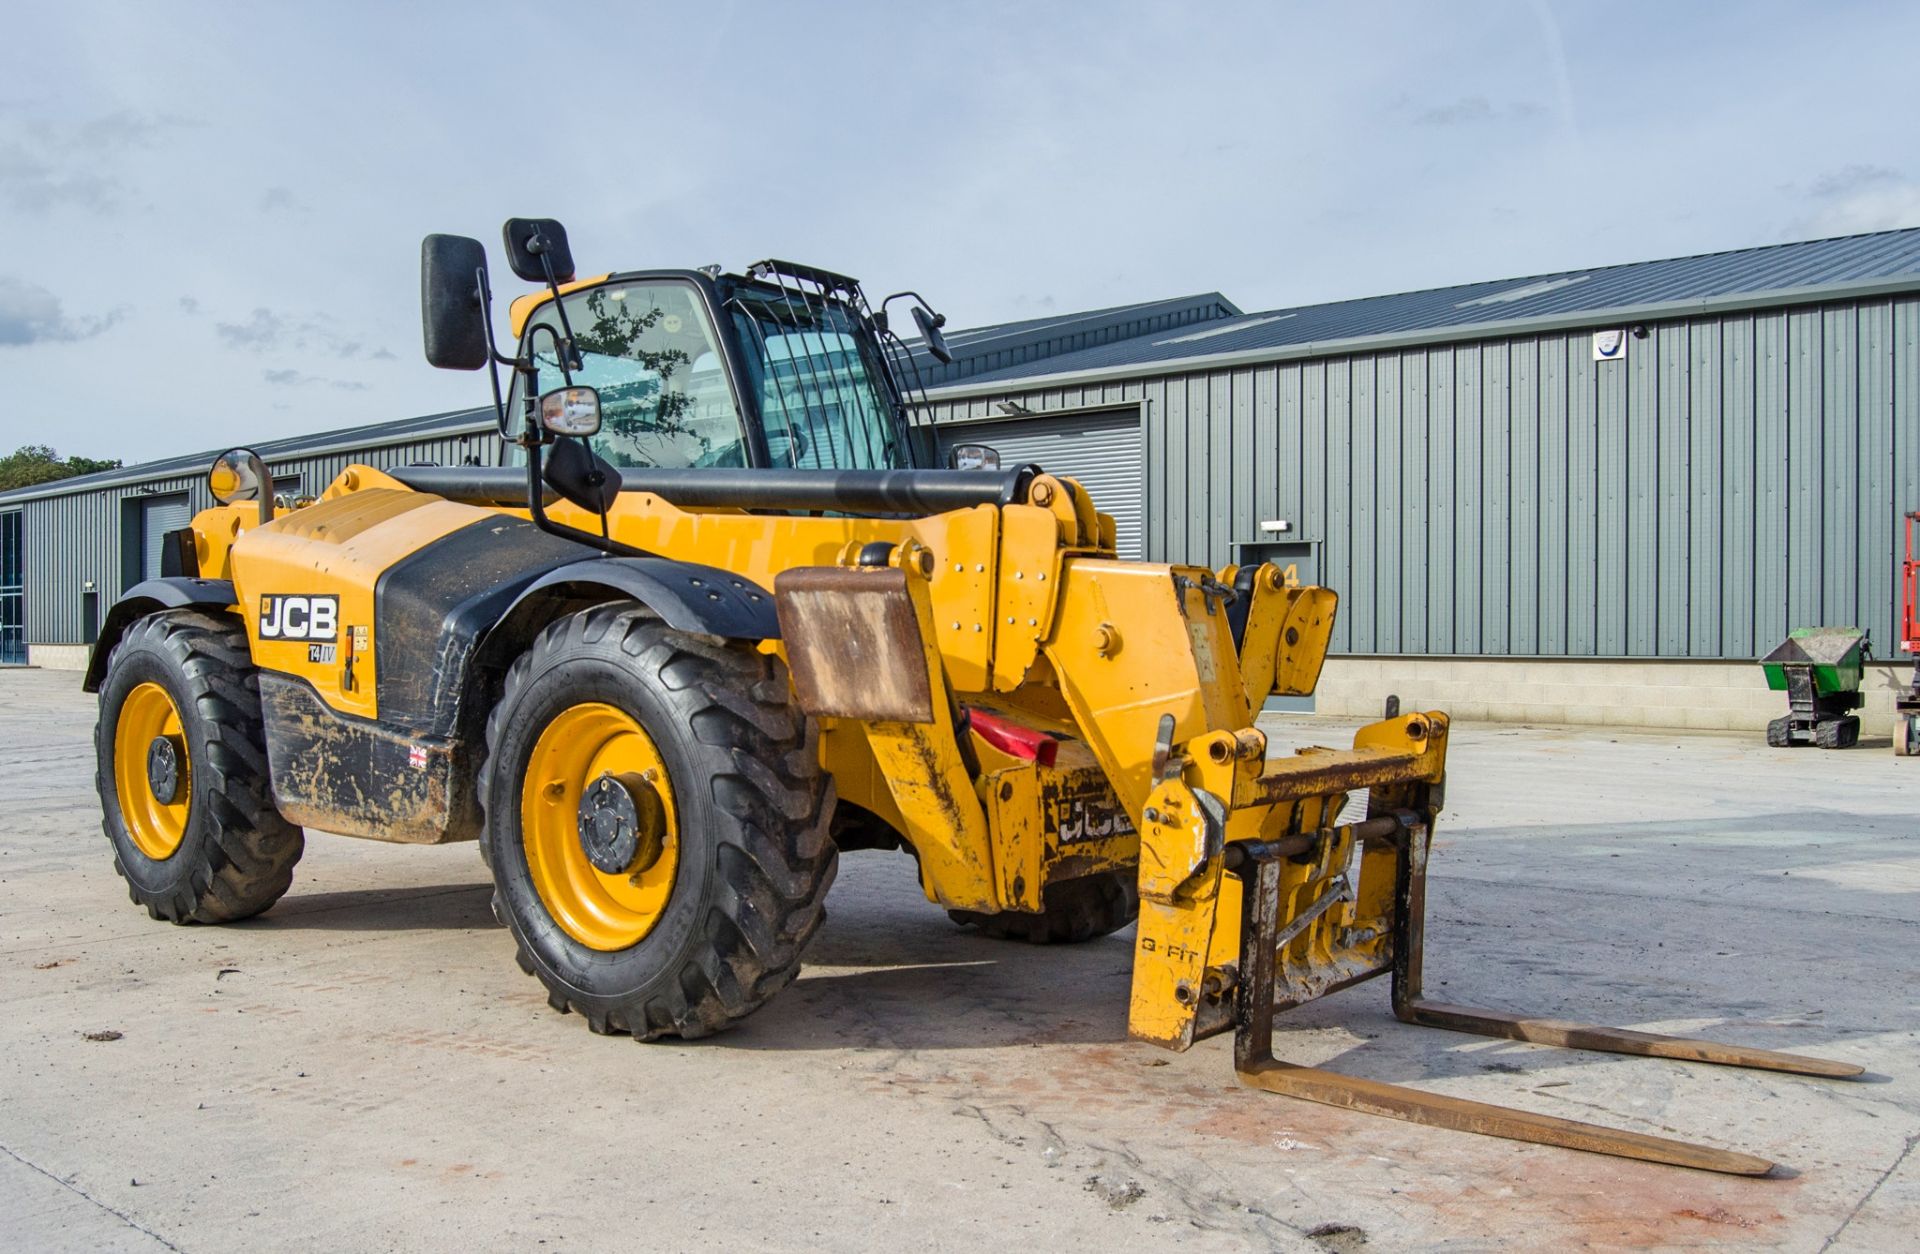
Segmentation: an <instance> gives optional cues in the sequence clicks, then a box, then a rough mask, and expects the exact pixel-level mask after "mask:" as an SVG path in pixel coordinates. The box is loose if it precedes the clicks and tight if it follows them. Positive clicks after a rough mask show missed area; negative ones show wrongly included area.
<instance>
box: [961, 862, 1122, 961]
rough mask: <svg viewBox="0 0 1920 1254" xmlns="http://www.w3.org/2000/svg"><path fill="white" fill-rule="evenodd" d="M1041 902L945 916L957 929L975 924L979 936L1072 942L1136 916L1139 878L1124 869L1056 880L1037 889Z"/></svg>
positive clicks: (1042, 942) (1113, 928)
mask: <svg viewBox="0 0 1920 1254" xmlns="http://www.w3.org/2000/svg"><path fill="white" fill-rule="evenodd" d="M1040 900H1041V903H1042V905H1043V907H1044V909H1042V910H1041V912H1040V913H1038V914H1029V913H1026V912H1023V911H1019V910H1005V911H1001V912H999V913H997V914H983V913H980V912H978V911H974V910H949V911H947V917H948V918H950V919H952V920H953V921H954V922H955V923H958V924H959V925H960V926H962V927H972V928H978V929H979V931H980V934H981V935H982V936H990V937H992V938H994V939H995V940H1017V941H1025V942H1026V943H1028V944H1029V945H1076V944H1079V943H1080V942H1081V941H1090V940H1094V939H1096V938H1097V937H1101V936H1106V935H1108V934H1110V933H1113V932H1117V931H1119V930H1120V929H1121V928H1123V927H1125V926H1127V924H1129V923H1131V922H1133V921H1134V920H1135V919H1136V918H1138V917H1139V916H1140V888H1139V881H1138V880H1137V879H1135V877H1134V875H1133V874H1132V873H1131V872H1127V871H1102V872H1100V873H1099V874H1096V875H1085V876H1081V877H1080V878H1079V879H1072V880H1059V881H1056V882H1054V883H1052V884H1049V885H1047V886H1046V888H1045V889H1044V890H1042V892H1041V896H1040Z"/></svg>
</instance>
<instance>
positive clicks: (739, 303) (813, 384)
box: [728, 288, 907, 470]
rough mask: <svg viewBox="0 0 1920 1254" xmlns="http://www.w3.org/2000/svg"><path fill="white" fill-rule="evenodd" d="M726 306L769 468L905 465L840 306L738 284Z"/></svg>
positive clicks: (860, 343) (880, 376)
mask: <svg viewBox="0 0 1920 1254" xmlns="http://www.w3.org/2000/svg"><path fill="white" fill-rule="evenodd" d="M728 308H729V309H730V310H732V312H733V317H734V320H735V323H736V324H737V326H738V328H739V331H740V340H741V345H742V347H743V348H744V349H745V350H746V359H747V376H748V380H749V386H751V387H752V389H753V390H754V392H755V393H756V395H757V397H758V399H759V402H760V418H761V421H762V423H764V424H765V426H766V433H767V451H768V453H769V455H770V456H771V459H772V462H773V464H774V465H776V466H795V467H800V468H803V469H821V468H833V469H840V470H884V469H890V468H894V467H900V466H905V465H906V464H907V458H906V451H905V449H904V448H903V447H902V445H901V440H900V429H899V426H898V425H897V423H896V420H895V415H894V407H893V402H892V393H891V390H890V389H889V388H888V386H887V384H886V382H885V374H884V367H883V366H882V365H881V363H880V362H878V361H877V360H875V359H874V356H873V348H872V344H873V341H872V338H871V337H870V336H868V335H864V334H862V333H861V330H860V326H859V323H858V321H857V319H856V318H855V317H854V315H853V314H852V313H851V312H850V311H849V310H848V309H847V308H846V307H845V306H843V305H840V304H838V303H836V302H828V301H821V300H818V299H812V300H808V299H803V298H802V297H800V296H799V295H798V294H794V295H791V296H790V295H789V294H788V293H787V292H785V291H781V290H773V291H768V290H765V289H754V288H742V289H740V290H738V291H737V292H736V293H735V295H734V297H733V299H732V300H731V301H729V302H728Z"/></svg>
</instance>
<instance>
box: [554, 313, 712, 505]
mask: <svg viewBox="0 0 1920 1254" xmlns="http://www.w3.org/2000/svg"><path fill="white" fill-rule="evenodd" d="M561 299H562V300H563V301H564V302H565V303H566V308H567V320H568V322H569V323H571V324H572V326H573V335H574V343H575V345H576V346H577V347H578V348H579V350H580V356H581V359H582V362H583V364H582V367H581V369H579V370H576V371H574V372H573V381H574V382H575V383H577V384H584V385H586V386H588V387H593V388H598V389H599V390H600V413H601V427H600V434H598V435H596V436H594V437H592V439H591V440H590V441H589V442H590V443H591V444H592V445H593V451H594V452H596V453H598V454H599V455H600V456H601V457H604V458H605V459H606V460H607V461H609V462H611V463H612V464H613V465H615V466H660V467H669V468H681V467H688V466H744V465H746V464H747V456H746V444H745V441H744V438H743V428H742V426H741V422H740V410H739V407H738V406H737V405H736V404H735V402H734V397H733V389H732V387H731V386H730V385H729V384H728V382H727V374H726V370H725V368H724V365H723V363H722V361H721V357H720V353H719V351H718V349H717V347H716V343H715V339H714V333H713V326H712V324H711V323H710V322H709V320H708V318H707V313H706V309H705V307H704V306H703V305H702V303H701V302H700V301H699V300H698V299H697V297H696V295H695V293H694V289H693V288H692V287H691V286H689V285H687V284H684V283H606V284H602V285H601V286H599V287H595V288H589V289H587V290H585V291H580V292H573V293H570V294H568V295H566V296H563V297H562V298H561ZM536 326H550V327H552V328H553V329H554V330H555V331H558V330H559V329H560V319H559V316H558V314H557V313H556V312H555V310H554V307H553V305H552V303H551V302H549V303H548V304H546V305H544V306H543V307H542V308H541V310H540V311H539V312H538V313H536V314H535V315H534V316H533V317H532V318H531V319H530V320H529V322H528V326H527V334H528V336H529V339H528V340H527V341H526V343H527V345H528V348H529V349H530V350H531V351H532V354H533V359H534V361H535V362H536V363H538V365H539V371H540V373H539V378H538V382H537V386H538V388H539V390H540V392H541V393H546V392H548V391H551V390H552V389H554V388H557V387H561V386H563V384H564V380H563V378H562V376H561V373H560V365H559V362H558V360H557V359H556V357H555V355H554V354H555V349H554V342H555V341H554V337H553V336H550V335H548V334H547V333H546V332H545V331H541V332H540V333H539V334H538V335H537V336H535V335H534V328H535V327H536ZM516 387H517V384H516Z"/></svg>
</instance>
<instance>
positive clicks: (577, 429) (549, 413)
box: [540, 387, 600, 436]
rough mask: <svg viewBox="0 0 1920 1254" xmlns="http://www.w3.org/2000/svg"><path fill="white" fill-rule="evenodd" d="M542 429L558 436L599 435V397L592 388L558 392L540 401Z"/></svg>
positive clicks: (575, 388)
mask: <svg viewBox="0 0 1920 1254" xmlns="http://www.w3.org/2000/svg"><path fill="white" fill-rule="evenodd" d="M540 425H541V426H543V427H545V428H546V429H547V430H549V431H551V432H553V433H554V434H555V435H583V436H584V435H597V434H598V433H599V431H600V393H599V392H598V391H596V390H595V389H593V388H587V387H572V388H555V389H554V390H553V391H551V392H548V393H546V394H545V395H544V396H542V397H541V398H540Z"/></svg>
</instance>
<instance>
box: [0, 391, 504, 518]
mask: <svg viewBox="0 0 1920 1254" xmlns="http://www.w3.org/2000/svg"><path fill="white" fill-rule="evenodd" d="M494 421H495V420H494V416H493V410H492V409H491V408H487V409H455V410H449V411H447V412H446V413H441V414H427V415H425V416H424V417H420V418H402V419H400V420H399V421H397V422H379V423H373V424H371V425H369V426H364V427H336V428H335V429H333V430H331V431H318V432H315V433H314V434H312V435H297V436H292V437H289V438H288V439H285V440H269V441H267V442H266V443H264V444H253V445H249V446H248V447H250V448H252V449H253V451H254V452H256V453H258V454H260V457H261V459H262V460H264V461H266V462H268V463H269V464H271V463H273V462H279V461H286V460H288V459H290V458H295V457H308V456H311V455H313V454H316V453H326V452H336V451H339V450H342V449H352V448H378V447H382V446H385V445H390V444H404V443H406V442H407V441H409V440H420V439H433V438H435V437H438V436H446V435H463V434H466V433H468V432H472V431H490V430H492V429H493V425H494ZM227 447H228V448H230V447H232V446H231V445H228V446H227ZM225 451H226V448H216V449H208V450H207V451H206V452H204V453H187V454H183V455H182V456H179V457H167V458H162V459H161V460H159V461H151V462H140V463H138V464H136V465H132V466H122V467H120V468H119V469H117V470H101V471H97V472H95V473H93V474H90V475H76V476H74V477H73V478H71V479H56V480H54V481H53V482H52V483H38V484H34V485H33V486H32V487H27V488H15V489H13V490H12V491H11V492H0V505H5V504H9V503H11V502H14V501H23V500H31V499H33V498H35V497H43V496H63V495H65V494H67V493H69V492H85V491H88V490H90V489H93V488H106V487H113V486H115V485H117V484H124V483H141V482H145V481H147V480H150V479H170V478H174V477H177V476H180V475H198V474H200V473H201V472H202V471H204V470H206V469H207V467H209V466H211V465H213V459H214V458H216V457H218V456H219V455H220V454H221V453H224V452H225Z"/></svg>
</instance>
